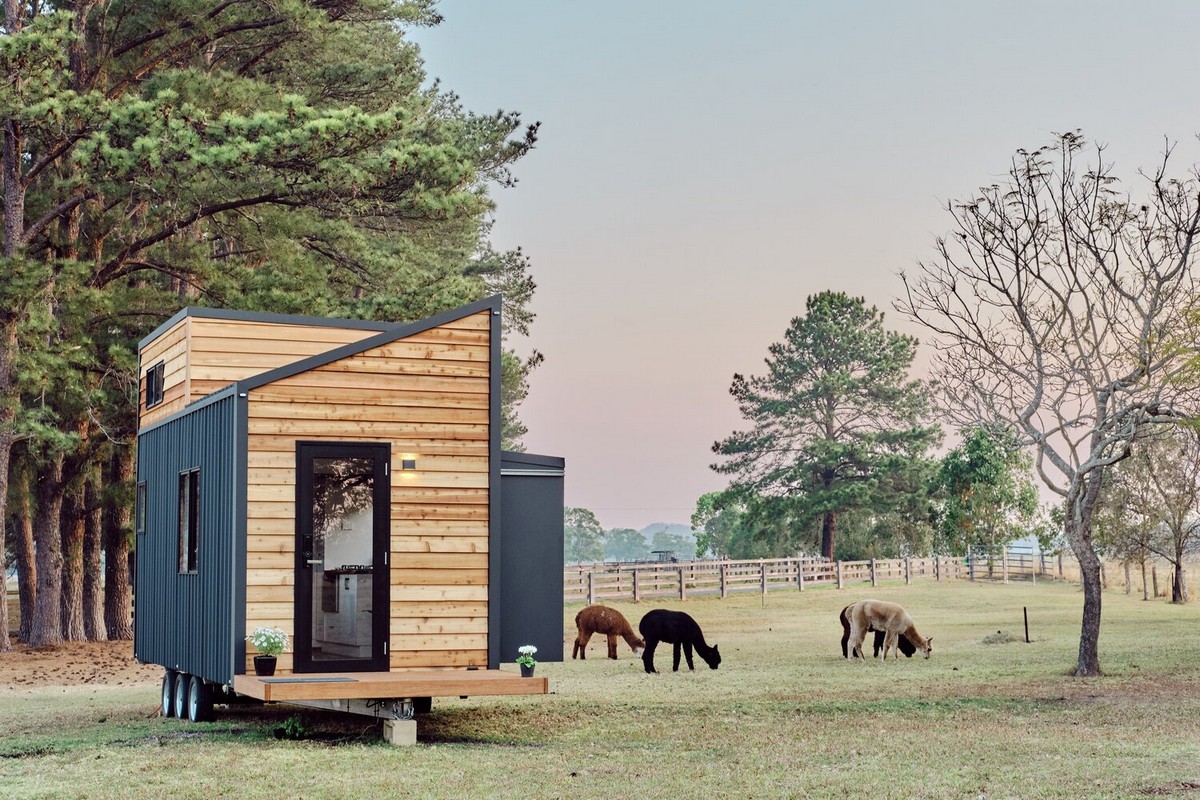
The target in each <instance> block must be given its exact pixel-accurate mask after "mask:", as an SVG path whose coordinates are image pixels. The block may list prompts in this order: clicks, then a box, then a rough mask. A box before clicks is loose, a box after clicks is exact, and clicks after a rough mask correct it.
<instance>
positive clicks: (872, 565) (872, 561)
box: [871, 558, 879, 586]
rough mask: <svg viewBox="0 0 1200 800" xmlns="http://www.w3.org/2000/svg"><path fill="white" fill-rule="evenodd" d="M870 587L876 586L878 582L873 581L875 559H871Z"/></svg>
mask: <svg viewBox="0 0 1200 800" xmlns="http://www.w3.org/2000/svg"><path fill="white" fill-rule="evenodd" d="M871 585H872V586H878V585H879V581H877V580H876V579H875V559H873V558H872V559H871Z"/></svg>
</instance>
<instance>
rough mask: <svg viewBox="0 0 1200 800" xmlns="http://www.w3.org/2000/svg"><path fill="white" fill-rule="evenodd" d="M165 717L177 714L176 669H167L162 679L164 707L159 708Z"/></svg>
mask: <svg viewBox="0 0 1200 800" xmlns="http://www.w3.org/2000/svg"><path fill="white" fill-rule="evenodd" d="M159 710H160V711H161V712H162V715H163V716H164V717H173V716H175V671H174V670H170V669H168V670H166V671H164V672H163V679H162V708H160V709H159Z"/></svg>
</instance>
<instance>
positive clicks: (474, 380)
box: [205, 312, 491, 670]
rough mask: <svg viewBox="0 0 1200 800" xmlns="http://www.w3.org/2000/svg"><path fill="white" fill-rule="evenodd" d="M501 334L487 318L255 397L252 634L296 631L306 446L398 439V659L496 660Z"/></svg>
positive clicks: (425, 665)
mask: <svg viewBox="0 0 1200 800" xmlns="http://www.w3.org/2000/svg"><path fill="white" fill-rule="evenodd" d="M490 330H491V319H490V314H489V313H488V312H483V313H480V314H475V315H472V316H471V317H467V318H464V319H461V320H456V321H454V322H452V323H448V324H447V325H443V326H439V327H437V328H433V329H430V330H427V331H423V332H421V333H419V334H416V335H414V336H411V337H407V338H405V339H403V340H399V341H396V342H392V343H390V344H387V345H384V346H381V347H377V348H373V349H371V350H368V351H364V352H362V353H358V354H355V355H353V356H350V357H348V358H346V359H342V360H339V361H336V362H333V363H331V364H327V365H325V366H322V367H318V368H316V369H313V370H310V371H308V372H304V373H301V374H299V375H294V376H291V377H289V378H284V379H281V380H279V381H276V382H275V383H271V384H268V385H265V386H262V387H259V388H257V389H254V390H252V391H251V393H250V398H249V419H248V432H249V453H248V457H247V470H248V484H249V485H248V493H247V506H248V517H249V519H248V524H247V550H248V552H247V589H246V599H247V620H246V624H247V630H252V629H253V628H254V626H256V625H262V624H275V625H279V626H281V627H283V628H284V629H285V630H287V631H289V632H293V629H294V619H293V616H292V614H293V609H292V604H293V591H294V590H293V586H294V573H293V571H294V568H295V567H294V564H295V561H294V559H295V516H296V509H295V481H296V441H297V440H300V439H302V440H306V441H364V442H389V443H390V444H391V453H392V465H391V495H392V497H391V499H392V507H391V551H392V558H391V565H392V570H391V608H390V619H391V622H390V628H391V634H390V638H391V646H390V648H389V650H390V653H391V667H392V669H395V670H403V669H431V668H443V667H447V668H455V667H467V666H479V667H486V666H487V614H488V604H487V597H488V496H489V486H488V479H489V471H488V444H489V439H488V434H489V430H488V423H489V414H490V409H489V391H490V374H489V370H490V353H489V347H488V337H489V335H490ZM323 349H326V350H327V349H329V348H328V347H325V348H323ZM206 370H208V368H207V367H206ZM205 374H206V375H211V374H216V368H215V367H214V368H213V369H211V370H208V371H206V372H205ZM406 456H407V457H413V456H415V457H416V459H417V470H416V471H415V472H411V471H404V470H401V468H400V466H401V465H400V461H401V459H402V458H404V457H406ZM281 667H282V668H284V669H290V668H291V662H290V654H289V655H288V658H287V659H284V660H281Z"/></svg>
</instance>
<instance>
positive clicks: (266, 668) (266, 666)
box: [254, 656, 278, 676]
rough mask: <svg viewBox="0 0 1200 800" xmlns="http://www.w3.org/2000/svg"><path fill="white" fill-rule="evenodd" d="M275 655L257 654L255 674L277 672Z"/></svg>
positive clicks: (272, 673)
mask: <svg viewBox="0 0 1200 800" xmlns="http://www.w3.org/2000/svg"><path fill="white" fill-rule="evenodd" d="M277 660H278V659H276V657H275V656H255V657H254V674H255V675H264V676H265V675H274V674H275V662H276V661H277Z"/></svg>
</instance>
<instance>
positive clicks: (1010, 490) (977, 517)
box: [937, 425, 1038, 555]
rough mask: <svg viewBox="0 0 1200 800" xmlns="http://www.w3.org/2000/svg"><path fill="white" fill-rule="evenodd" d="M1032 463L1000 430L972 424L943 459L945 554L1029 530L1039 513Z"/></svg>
mask: <svg viewBox="0 0 1200 800" xmlns="http://www.w3.org/2000/svg"><path fill="white" fill-rule="evenodd" d="M1032 469H1033V462H1032V460H1031V459H1030V458H1029V456H1028V454H1026V453H1025V452H1023V451H1022V450H1021V448H1020V447H1019V446H1018V445H1017V442H1016V441H1015V439H1014V438H1013V436H1012V435H1011V434H1010V433H1009V432H1008V431H1007V430H1005V429H994V428H989V427H987V426H984V425H973V426H971V427H969V428H967V429H965V430H964V431H962V443H961V444H960V445H959V446H958V447H955V448H954V449H952V450H950V451H949V452H948V453H946V455H945V456H943V457H942V459H941V463H940V464H939V467H938V473H937V489H938V493H939V494H940V496H941V503H940V514H939V522H940V526H939V532H940V534H941V537H940V538H941V544H942V546H943V548H944V550H945V552H948V553H950V554H951V555H965V554H966V553H968V552H969V551H970V549H971V548H972V547H977V546H985V547H987V548H988V549H989V552H992V551H995V550H996V548H998V547H1003V546H1005V545H1007V544H1008V543H1009V542H1011V541H1012V540H1014V539H1019V538H1020V537H1022V536H1025V535H1026V534H1028V533H1029V532H1030V527H1031V526H1032V524H1033V520H1034V518H1035V516H1036V514H1037V511H1038V497H1037V488H1036V487H1035V486H1034V485H1033V481H1032Z"/></svg>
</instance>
